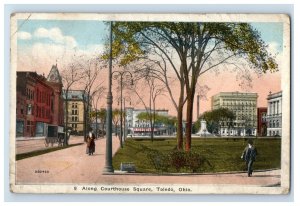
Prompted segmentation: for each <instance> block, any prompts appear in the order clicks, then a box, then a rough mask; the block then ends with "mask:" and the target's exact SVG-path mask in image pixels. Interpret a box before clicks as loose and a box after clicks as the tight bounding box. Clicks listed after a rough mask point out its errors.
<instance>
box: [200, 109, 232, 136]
mask: <svg viewBox="0 0 300 206" xmlns="http://www.w3.org/2000/svg"><path fill="white" fill-rule="evenodd" d="M202 119H204V120H205V121H206V126H207V131H208V132H209V133H211V134H217V133H218V132H219V126H220V124H222V123H226V124H227V125H228V127H232V126H233V120H234V119H235V115H234V113H233V112H232V111H230V110H229V109H227V108H219V109H215V110H211V111H206V112H204V113H203V114H202V115H201V116H200V118H199V119H198V120H197V122H198V124H199V126H200V121H201V120H202Z"/></svg>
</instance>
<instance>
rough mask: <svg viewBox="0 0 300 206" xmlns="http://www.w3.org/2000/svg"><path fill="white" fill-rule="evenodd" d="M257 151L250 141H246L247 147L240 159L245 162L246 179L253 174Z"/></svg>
mask: <svg viewBox="0 0 300 206" xmlns="http://www.w3.org/2000/svg"><path fill="white" fill-rule="evenodd" d="M256 155H257V150H256V148H255V147H254V145H253V141H252V140H251V139H249V140H248V145H247V146H246V148H245V149H244V151H243V154H242V156H241V158H242V159H243V160H244V161H245V163H246V167H247V172H248V177H251V176H252V172H253V168H252V167H253V163H254V161H255V160H256Z"/></svg>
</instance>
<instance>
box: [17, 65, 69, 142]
mask: <svg viewBox="0 0 300 206" xmlns="http://www.w3.org/2000/svg"><path fill="white" fill-rule="evenodd" d="M55 67H56V66H55ZM52 68H53V67H52ZM56 69H57V67H56ZM51 70H52V69H51ZM50 73H51V72H50ZM58 75H59V73H58ZM48 76H49V75H48ZM48 80H49V81H48ZM48 80H47V79H46V78H45V77H44V75H39V74H37V73H36V72H17V91H16V94H17V108H16V117H17V118H16V136H17V137H37V136H46V134H47V129H48V125H55V126H59V125H60V126H63V115H64V113H63V108H62V105H63V99H62V97H61V92H62V84H59V83H57V82H53V81H51V79H50V78H48Z"/></svg>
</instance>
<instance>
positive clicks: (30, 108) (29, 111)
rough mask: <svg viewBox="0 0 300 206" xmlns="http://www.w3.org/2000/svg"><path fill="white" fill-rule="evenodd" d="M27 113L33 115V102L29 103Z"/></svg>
mask: <svg viewBox="0 0 300 206" xmlns="http://www.w3.org/2000/svg"><path fill="white" fill-rule="evenodd" d="M27 114H28V115H31V114H32V107H31V104H28V105H27Z"/></svg>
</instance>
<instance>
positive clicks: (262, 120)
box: [257, 107, 267, 136]
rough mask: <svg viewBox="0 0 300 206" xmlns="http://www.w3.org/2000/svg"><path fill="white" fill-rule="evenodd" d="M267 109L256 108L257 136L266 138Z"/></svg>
mask: <svg viewBox="0 0 300 206" xmlns="http://www.w3.org/2000/svg"><path fill="white" fill-rule="evenodd" d="M266 118H267V107H259V108H257V135H258V136H267V119H266Z"/></svg>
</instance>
